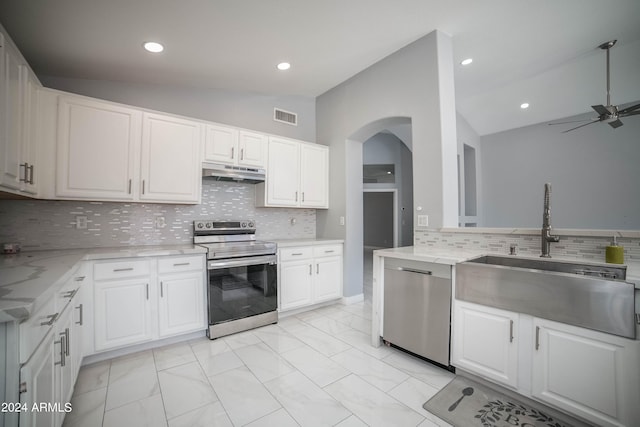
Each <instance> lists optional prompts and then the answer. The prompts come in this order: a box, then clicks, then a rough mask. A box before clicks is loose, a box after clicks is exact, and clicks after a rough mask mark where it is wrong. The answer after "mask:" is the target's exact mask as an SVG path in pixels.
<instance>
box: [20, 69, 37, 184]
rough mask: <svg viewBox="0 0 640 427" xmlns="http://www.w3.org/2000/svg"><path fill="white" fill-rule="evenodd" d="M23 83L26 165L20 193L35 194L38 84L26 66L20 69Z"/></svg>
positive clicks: (23, 132)
mask: <svg viewBox="0 0 640 427" xmlns="http://www.w3.org/2000/svg"><path fill="white" fill-rule="evenodd" d="M22 74H23V81H24V95H25V96H24V116H23V127H22V135H23V138H22V139H23V146H22V156H21V159H22V162H23V163H25V164H26V166H24V167H25V168H26V169H25V172H24V173H25V174H26V176H25V177H24V181H23V186H22V191H25V192H27V193H31V194H36V193H37V192H38V191H37V187H36V183H37V182H38V179H39V176H38V174H39V172H40V169H39V165H38V158H37V147H38V137H39V135H38V134H37V130H38V127H39V118H38V93H39V87H40V83H39V82H38V80H36V77H35V76H34V75H33V73H31V72H30V71H29V68H27V67H26V66H23V67H22Z"/></svg>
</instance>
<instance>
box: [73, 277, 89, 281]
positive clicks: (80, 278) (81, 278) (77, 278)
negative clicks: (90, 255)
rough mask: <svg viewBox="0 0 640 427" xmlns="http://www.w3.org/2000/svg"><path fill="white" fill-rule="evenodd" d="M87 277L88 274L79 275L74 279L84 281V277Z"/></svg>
mask: <svg viewBox="0 0 640 427" xmlns="http://www.w3.org/2000/svg"><path fill="white" fill-rule="evenodd" d="M86 278H87V276H78V277H76V278H75V279H73V280H75V281H76V282H84V279H86Z"/></svg>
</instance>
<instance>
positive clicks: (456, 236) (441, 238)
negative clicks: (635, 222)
mask: <svg viewBox="0 0 640 427" xmlns="http://www.w3.org/2000/svg"><path fill="white" fill-rule="evenodd" d="M512 243H515V244H516V245H518V247H517V251H518V254H521V255H530V256H539V255H540V236H537V235H526V234H489V233H487V234H485V233H458V232H455V233H447V232H439V231H433V230H416V231H415V234H414V244H415V245H416V246H427V247H433V248H446V249H452V248H456V249H486V250H487V251H491V252H498V253H503V254H505V255H506V254H508V253H509V246H510V245H511V244H512ZM610 243H611V238H607V237H593V236H589V237H582V236H560V241H559V242H558V243H552V244H551V255H552V256H554V255H555V256H567V257H572V258H584V259H585V260H591V261H594V262H604V259H605V258H604V252H605V247H607V246H608V245H609V244H610ZM618 244H619V245H621V246H623V247H624V259H625V262H640V239H637V238H618Z"/></svg>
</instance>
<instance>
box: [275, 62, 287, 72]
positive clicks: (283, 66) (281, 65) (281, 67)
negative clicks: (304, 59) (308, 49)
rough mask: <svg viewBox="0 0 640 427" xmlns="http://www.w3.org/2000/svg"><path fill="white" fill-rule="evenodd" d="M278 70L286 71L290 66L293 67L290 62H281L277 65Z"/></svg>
mask: <svg viewBox="0 0 640 427" xmlns="http://www.w3.org/2000/svg"><path fill="white" fill-rule="evenodd" d="M276 67H277V68H278V70H280V71H286V70H288V69H289V68H291V64H289V63H288V62H281V63H279V64H278V65H277V66H276Z"/></svg>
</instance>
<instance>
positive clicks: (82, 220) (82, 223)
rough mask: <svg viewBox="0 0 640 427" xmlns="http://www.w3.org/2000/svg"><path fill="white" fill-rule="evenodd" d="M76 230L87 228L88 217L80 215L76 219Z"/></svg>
mask: <svg viewBox="0 0 640 427" xmlns="http://www.w3.org/2000/svg"><path fill="white" fill-rule="evenodd" d="M76 228H77V229H78V230H81V229H82V230H83V229H85V228H87V217H86V216H84V215H78V216H77V217H76Z"/></svg>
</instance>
